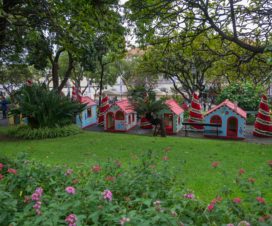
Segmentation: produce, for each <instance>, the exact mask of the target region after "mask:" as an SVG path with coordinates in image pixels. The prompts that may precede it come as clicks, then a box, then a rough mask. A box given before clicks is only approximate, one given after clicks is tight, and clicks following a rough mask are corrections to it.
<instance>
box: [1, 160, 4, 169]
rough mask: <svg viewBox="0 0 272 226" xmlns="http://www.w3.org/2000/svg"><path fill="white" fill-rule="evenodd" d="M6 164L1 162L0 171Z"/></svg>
mask: <svg viewBox="0 0 272 226" xmlns="http://www.w3.org/2000/svg"><path fill="white" fill-rule="evenodd" d="M3 167H4V164H3V163H1V162H0V171H2V169H3Z"/></svg>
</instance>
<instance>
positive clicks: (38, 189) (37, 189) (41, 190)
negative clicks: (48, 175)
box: [35, 187, 43, 196]
mask: <svg viewBox="0 0 272 226" xmlns="http://www.w3.org/2000/svg"><path fill="white" fill-rule="evenodd" d="M35 192H36V193H37V194H39V195H40V196H42V194H43V189H42V188H41V187H38V188H36V190H35Z"/></svg>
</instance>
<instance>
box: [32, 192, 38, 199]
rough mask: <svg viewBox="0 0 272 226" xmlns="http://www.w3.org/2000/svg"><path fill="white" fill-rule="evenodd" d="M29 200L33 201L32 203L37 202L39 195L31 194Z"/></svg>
mask: <svg viewBox="0 0 272 226" xmlns="http://www.w3.org/2000/svg"><path fill="white" fill-rule="evenodd" d="M31 199H32V200H33V201H38V200H40V195H39V194H38V193H36V192H35V193H33V194H32V195H31Z"/></svg>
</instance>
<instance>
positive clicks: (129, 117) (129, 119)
mask: <svg viewBox="0 0 272 226" xmlns="http://www.w3.org/2000/svg"><path fill="white" fill-rule="evenodd" d="M130 123H131V115H129V116H128V124H130Z"/></svg>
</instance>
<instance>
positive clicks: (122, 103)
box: [115, 99, 135, 114]
mask: <svg viewBox="0 0 272 226" xmlns="http://www.w3.org/2000/svg"><path fill="white" fill-rule="evenodd" d="M115 104H116V105H117V106H118V107H119V108H120V109H121V110H122V111H123V112H125V113H127V114H129V113H133V112H135V111H134V107H133V106H132V105H131V103H130V102H129V101H128V100H127V99H124V100H119V101H116V102H115Z"/></svg>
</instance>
